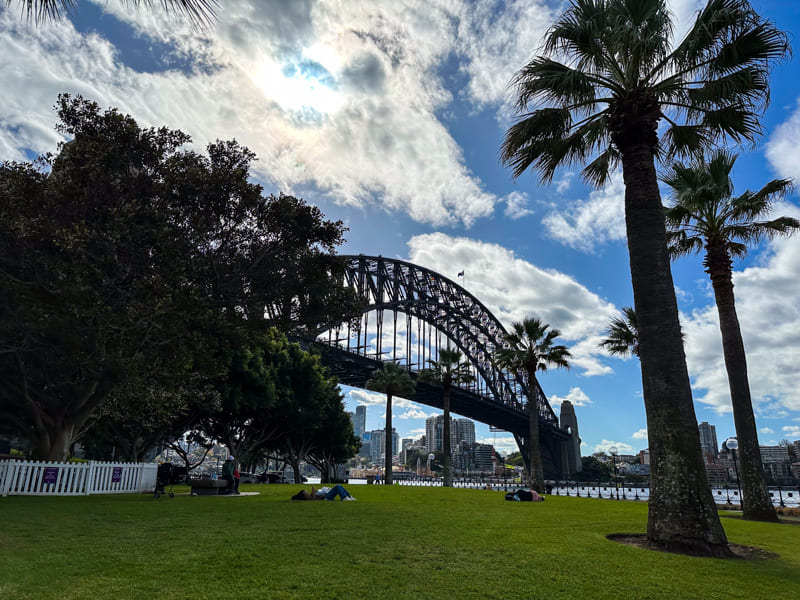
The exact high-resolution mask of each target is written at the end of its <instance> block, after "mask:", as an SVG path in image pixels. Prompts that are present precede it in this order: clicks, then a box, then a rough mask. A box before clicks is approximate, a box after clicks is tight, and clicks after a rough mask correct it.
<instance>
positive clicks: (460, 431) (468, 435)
mask: <svg viewBox="0 0 800 600" xmlns="http://www.w3.org/2000/svg"><path fill="white" fill-rule="evenodd" d="M455 437H456V443H455V445H456V446H458V445H459V444H460V443H461V442H467V443H468V444H473V443H474V442H475V423H474V422H473V421H471V420H469V419H456V429H455Z"/></svg>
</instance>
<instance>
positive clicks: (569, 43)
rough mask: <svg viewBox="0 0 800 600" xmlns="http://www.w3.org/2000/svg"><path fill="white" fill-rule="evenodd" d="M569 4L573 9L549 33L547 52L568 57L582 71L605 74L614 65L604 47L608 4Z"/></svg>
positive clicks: (582, 0)
mask: <svg viewBox="0 0 800 600" xmlns="http://www.w3.org/2000/svg"><path fill="white" fill-rule="evenodd" d="M570 4H571V6H570V9H569V10H567V11H566V12H565V13H563V14H562V16H561V17H560V18H559V20H558V21H556V22H555V23H554V24H553V26H552V27H550V29H549V30H548V31H547V34H546V35H545V40H544V52H545V53H547V54H554V53H563V54H566V55H568V56H571V57H573V58H574V59H575V61H576V65H577V67H578V68H579V69H581V70H590V71H593V72H595V73H596V72H602V71H603V70H604V69H605V67H606V64H607V63H609V62H613V61H610V60H609V55H608V53H607V48H606V44H605V43H604V42H605V39H604V38H605V36H606V35H607V31H608V28H609V23H608V20H607V18H608V13H607V11H606V2H605V1H604V0H572V2H571V3H570ZM619 75H621V72H620V73H619Z"/></svg>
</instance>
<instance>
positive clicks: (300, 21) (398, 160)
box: [0, 0, 501, 226]
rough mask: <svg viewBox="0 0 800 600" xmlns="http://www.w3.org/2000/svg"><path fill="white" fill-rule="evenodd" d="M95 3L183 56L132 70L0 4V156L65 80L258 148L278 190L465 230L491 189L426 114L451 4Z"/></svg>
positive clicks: (434, 99) (145, 116) (434, 100)
mask: <svg viewBox="0 0 800 600" xmlns="http://www.w3.org/2000/svg"><path fill="white" fill-rule="evenodd" d="M101 6H103V7H104V10H106V11H107V12H108V13H109V14H112V15H114V16H115V17H117V18H119V19H120V20H122V21H124V22H126V23H129V24H131V26H133V27H134V29H135V30H136V31H138V32H139V35H140V36H142V39H143V41H145V42H147V43H149V42H158V43H160V44H163V45H166V47H168V48H171V55H172V57H173V58H176V59H178V58H180V59H182V60H184V61H185V62H186V61H188V64H189V68H186V69H184V70H178V69H172V70H168V71H163V72H157V73H142V72H137V71H135V70H134V69H132V68H129V67H126V66H124V65H123V64H122V60H123V59H124V55H122V54H120V53H119V52H118V51H117V49H116V48H115V47H114V46H113V45H112V44H111V43H110V42H109V41H108V40H106V39H103V38H102V37H100V35H98V34H91V35H82V34H80V33H78V32H77V31H76V30H75V29H74V27H73V26H72V24H71V23H70V21H69V20H66V19H64V20H59V21H55V22H52V23H41V24H36V25H34V24H32V23H27V22H26V21H25V20H24V19H20V18H19V16H18V15H17V14H16V13H15V11H9V10H4V11H2V12H0V31H2V33H3V34H2V35H1V36H0V53H2V55H3V56H14V60H13V61H5V62H4V63H3V64H2V65H0V105H2V106H3V107H4V108H3V117H2V120H0V131H2V133H3V135H0V153H1V154H0V158H2V159H22V158H24V154H23V151H24V150H25V149H32V150H34V151H35V152H45V151H52V150H54V148H55V145H56V143H57V141H58V140H59V137H58V136H57V135H56V134H55V132H54V131H53V124H54V122H55V115H54V114H53V112H52V110H51V107H52V106H53V104H54V102H55V99H56V96H57V94H58V93H59V92H63V91H68V92H71V93H81V94H83V95H84V96H86V97H87V98H90V99H93V100H96V101H97V102H98V103H99V104H100V105H101V106H103V107H107V106H116V107H118V108H119V109H120V110H121V111H122V112H126V113H130V114H132V115H133V116H134V117H135V118H136V119H137V120H138V121H139V122H140V123H141V124H143V125H155V126H161V125H167V126H168V127H171V128H174V129H181V130H183V131H186V132H187V133H189V134H191V135H192V136H193V138H194V140H195V142H196V143H197V144H198V145H199V146H204V145H205V144H206V143H207V142H209V141H213V140H215V139H217V138H236V139H237V140H238V141H239V142H241V143H243V144H245V145H247V146H248V147H250V148H251V149H252V150H253V151H254V152H255V153H256V154H257V155H258V157H259V161H258V162H257V163H255V164H254V165H253V170H254V173H255V174H256V175H257V176H258V177H260V178H262V179H263V180H265V181H266V182H268V183H270V184H271V185H274V186H275V187H278V188H280V189H281V190H283V191H285V192H287V193H291V192H293V190H295V189H297V188H299V187H303V188H304V189H305V188H309V187H310V188H312V189H316V190H318V191H319V192H321V193H325V194H327V195H328V196H329V197H331V198H333V199H334V200H335V201H337V202H340V203H343V204H349V205H353V206H366V205H369V204H378V205H381V206H383V207H385V208H386V209H387V210H392V211H401V212H405V213H408V214H409V215H410V216H411V218H412V219H414V220H416V221H419V222H425V223H431V224H435V225H447V224H457V223H462V224H464V225H467V226H469V225H471V224H472V223H474V222H475V220H476V219H479V218H483V217H487V216H490V215H491V214H492V213H493V210H494V205H495V204H496V203H498V202H500V201H501V199H500V198H498V197H497V196H495V195H494V194H491V193H489V192H487V191H486V190H485V189H484V186H483V184H482V182H481V181H480V180H479V179H478V178H477V177H476V176H475V175H473V174H472V173H471V172H470V171H469V170H468V169H467V167H466V166H465V163H464V157H463V154H462V151H461V148H460V147H459V146H458V144H457V143H456V142H455V140H454V139H453V138H452V136H451V135H450V134H449V132H448V131H447V129H446V128H445V127H444V125H443V124H442V123H441V122H440V121H439V119H438V117H437V111H441V110H442V109H444V108H446V107H447V105H448V104H449V103H450V101H451V100H452V98H451V96H450V94H449V93H448V92H447V91H446V89H445V88H444V86H443V84H442V82H441V81H440V76H439V68H440V66H441V64H442V62H443V61H444V60H446V58H447V57H448V56H449V55H450V54H451V53H452V52H453V51H454V48H455V36H456V35H457V31H456V29H457V28H456V26H455V24H454V22H453V14H454V13H453V12H450V11H447V10H444V9H438V8H437V7H436V6H435V5H429V4H427V3H425V5H424V7H425V8H424V10H422V8H421V7H422V4H419V5H415V4H414V3H408V4H405V3H404V4H400V3H396V2H373V1H366V0H365V1H362V2H356V1H353V2H347V3H338V2H319V3H315V4H313V5H312V4H310V3H301V2H296V3H290V4H289V5H287V4H286V3H281V5H280V7H276V6H275V3H274V2H245V1H244V0H239V1H238V2H234V1H232V2H229V3H226V7H225V10H224V11H223V14H221V16H220V20H219V22H218V23H217V24H216V25H215V26H214V28H213V29H211V30H209V31H205V32H196V31H192V30H191V29H190V28H189V27H188V25H187V24H186V23H183V22H181V21H179V20H178V21H175V20H173V19H170V20H167V19H165V18H164V16H163V15H161V14H159V12H158V11H151V10H147V11H144V10H143V11H133V10H130V9H129V7H125V6H124V3H123V4H121V3H120V2H118V1H115V2H109V3H108V4H107V5H106V3H105V2H103V3H102V4H101ZM121 7H122V8H121ZM456 12H458V11H456ZM463 12H465V14H466V11H463ZM465 48H466V47H465ZM464 51H465V52H466V49H465V50H464ZM19 90H25V93H24V94H20V93H19ZM315 109H316V110H315Z"/></svg>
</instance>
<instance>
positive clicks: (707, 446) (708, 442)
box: [697, 421, 719, 457]
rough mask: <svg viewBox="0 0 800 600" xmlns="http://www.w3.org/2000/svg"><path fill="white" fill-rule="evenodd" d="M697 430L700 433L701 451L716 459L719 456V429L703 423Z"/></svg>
mask: <svg viewBox="0 0 800 600" xmlns="http://www.w3.org/2000/svg"><path fill="white" fill-rule="evenodd" d="M697 429H698V431H699V432H700V449H701V450H702V451H703V454H709V455H711V456H714V457H716V456H718V455H719V446H717V428H716V427H714V426H713V425H709V424H708V423H706V422H705V421H703V422H702V423H700V424H699V425H698V426H697Z"/></svg>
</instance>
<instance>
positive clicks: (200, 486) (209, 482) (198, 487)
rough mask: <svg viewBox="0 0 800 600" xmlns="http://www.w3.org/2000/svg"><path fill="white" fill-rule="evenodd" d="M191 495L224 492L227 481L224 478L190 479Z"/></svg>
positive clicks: (209, 494)
mask: <svg viewBox="0 0 800 600" xmlns="http://www.w3.org/2000/svg"><path fill="white" fill-rule="evenodd" d="M189 487H191V488H192V496H218V495H220V494H222V493H224V492H225V489H226V488H227V487H228V482H227V481H226V480H225V479H190V480H189Z"/></svg>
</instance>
